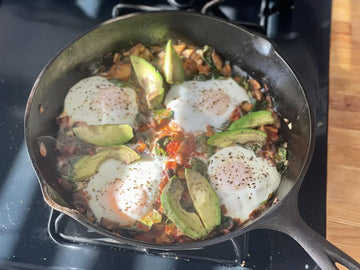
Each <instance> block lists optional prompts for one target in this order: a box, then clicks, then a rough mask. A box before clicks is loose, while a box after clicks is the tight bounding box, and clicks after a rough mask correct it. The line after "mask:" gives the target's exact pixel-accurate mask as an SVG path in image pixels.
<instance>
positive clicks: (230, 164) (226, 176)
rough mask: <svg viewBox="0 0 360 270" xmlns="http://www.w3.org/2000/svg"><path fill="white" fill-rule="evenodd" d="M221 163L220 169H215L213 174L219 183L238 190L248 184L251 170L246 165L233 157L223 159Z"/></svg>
mask: <svg viewBox="0 0 360 270" xmlns="http://www.w3.org/2000/svg"><path fill="white" fill-rule="evenodd" d="M222 165H223V166H222V167H221V169H220V170H217V171H216V172H215V175H214V178H215V179H216V180H217V181H218V183H219V184H220V185H222V186H228V187H229V188H231V189H236V190H240V189H243V188H245V187H246V186H247V185H248V184H249V182H250V180H251V178H252V172H251V169H250V167H249V166H248V165H245V164H244V163H242V162H241V161H240V160H234V159H228V160H224V161H223V162H222ZM215 188H216V187H215Z"/></svg>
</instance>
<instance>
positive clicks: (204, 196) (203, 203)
mask: <svg viewBox="0 0 360 270" xmlns="http://www.w3.org/2000/svg"><path fill="white" fill-rule="evenodd" d="M185 178H186V183H187V186H188V189H189V193H190V197H191V199H192V201H193V203H194V207H195V210H196V212H197V213H198V215H199V216H200V219H201V221H202V223H203V224H204V226H205V228H206V229H207V230H208V231H212V230H213V229H214V228H215V227H216V226H218V225H219V224H220V222H221V209H220V201H219V198H218V196H217V195H216V193H215V191H214V189H213V188H212V187H211V185H210V184H209V182H208V180H207V179H206V178H205V177H204V176H202V175H201V174H200V173H199V172H197V171H195V170H192V169H185Z"/></svg>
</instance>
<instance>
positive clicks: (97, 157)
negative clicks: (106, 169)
mask: <svg viewBox="0 0 360 270" xmlns="http://www.w3.org/2000/svg"><path fill="white" fill-rule="evenodd" d="M110 158H113V159H117V160H121V161H123V162H125V163H126V164H129V163H131V162H133V161H135V160H137V159H140V156H139V154H138V153H136V152H135V151H134V150H132V149H131V148H129V147H127V146H125V145H120V146H118V147H116V148H107V149H104V150H101V151H99V152H97V153H96V154H94V155H91V156H83V157H82V158H80V159H79V160H78V161H76V162H75V163H74V165H73V170H72V181H74V182H77V181H83V180H85V179H87V178H89V177H91V176H93V175H94V174H96V173H97V171H98V169H99V166H100V165H101V163H103V162H104V161H105V160H107V159H110Z"/></svg>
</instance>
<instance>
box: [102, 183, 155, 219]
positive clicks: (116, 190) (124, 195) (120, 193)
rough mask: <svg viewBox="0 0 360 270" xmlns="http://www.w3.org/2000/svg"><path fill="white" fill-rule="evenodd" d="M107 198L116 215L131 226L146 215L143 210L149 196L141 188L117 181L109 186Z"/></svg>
mask: <svg viewBox="0 0 360 270" xmlns="http://www.w3.org/2000/svg"><path fill="white" fill-rule="evenodd" d="M107 198H108V199H109V205H110V207H111V209H112V210H113V211H114V213H116V214H117V215H118V216H119V217H120V218H121V219H122V220H128V223H129V224H133V223H134V222H135V221H136V220H139V219H141V218H142V217H143V216H144V215H145V214H146V213H143V212H144V210H143V209H144V208H145V206H146V204H147V201H148V195H147V193H146V191H145V190H144V189H142V188H141V187H137V186H135V187H130V186H127V185H126V184H124V183H122V182H119V181H116V182H115V183H113V184H112V185H110V186H109V188H108V190H107Z"/></svg>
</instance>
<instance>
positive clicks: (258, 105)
mask: <svg viewBox="0 0 360 270" xmlns="http://www.w3.org/2000/svg"><path fill="white" fill-rule="evenodd" d="M252 101H253V102H251V103H252V104H253V105H254V106H253V107H252V109H251V112H257V111H262V110H266V109H267V108H269V103H268V102H267V101H266V100H262V101H257V100H255V99H253V100H252Z"/></svg>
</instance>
